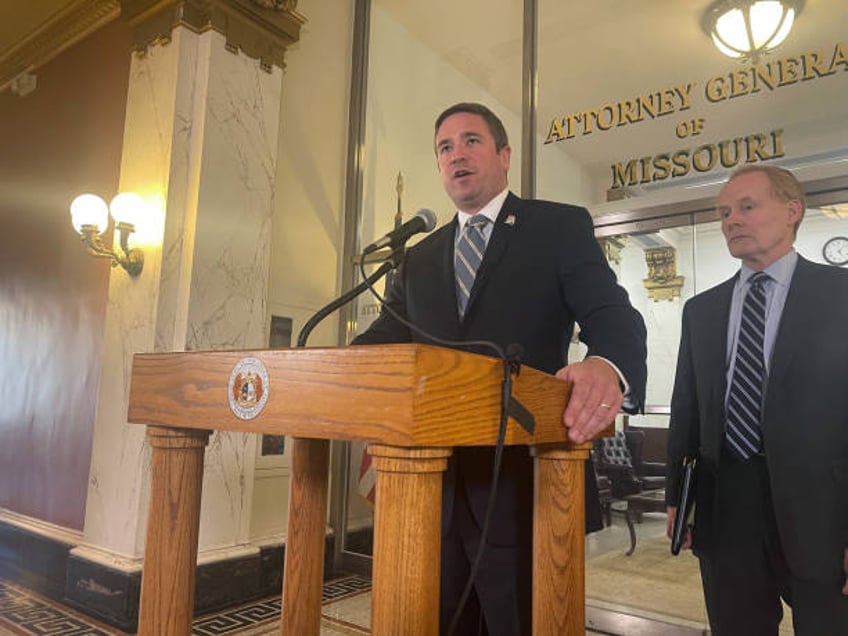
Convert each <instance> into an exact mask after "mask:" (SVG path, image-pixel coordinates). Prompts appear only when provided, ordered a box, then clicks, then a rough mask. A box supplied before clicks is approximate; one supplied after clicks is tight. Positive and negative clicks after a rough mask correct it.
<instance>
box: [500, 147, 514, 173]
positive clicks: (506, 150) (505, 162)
mask: <svg viewBox="0 0 848 636" xmlns="http://www.w3.org/2000/svg"><path fill="white" fill-rule="evenodd" d="M498 156H499V157H500V159H501V165H502V166H503V169H504V173H507V172H509V158H510V157H511V156H512V148H510V147H509V144H507V145H506V146H504V147H503V148H501V149H500V150H499V151H498Z"/></svg>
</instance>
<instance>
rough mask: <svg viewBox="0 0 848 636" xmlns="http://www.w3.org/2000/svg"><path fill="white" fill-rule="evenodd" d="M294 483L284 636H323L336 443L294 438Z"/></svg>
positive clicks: (285, 578)
mask: <svg viewBox="0 0 848 636" xmlns="http://www.w3.org/2000/svg"><path fill="white" fill-rule="evenodd" d="M291 442H292V463H291V478H290V480H289V520H288V524H289V525H288V535H287V537H286V556H285V562H284V564H283V611H282V617H281V619H280V621H281V624H280V632H281V633H282V634H283V635H284V636H318V634H319V632H320V631H321V591H322V585H323V580H324V538H325V537H324V535H325V533H326V530H327V486H328V483H329V470H330V442H329V440H326V439H306V438H294V439H292V440H291Z"/></svg>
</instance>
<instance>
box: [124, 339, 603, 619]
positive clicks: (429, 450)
mask: <svg viewBox="0 0 848 636" xmlns="http://www.w3.org/2000/svg"><path fill="white" fill-rule="evenodd" d="M246 358H256V359H258V360H260V361H261V362H262V364H263V365H264V367H265V369H266V370H267V375H268V386H266V387H264V388H263V390H265V391H267V402H266V403H265V405H264V408H263V409H262V411H261V412H260V413H259V414H258V415H257V416H256V417H255V418H254V419H247V420H245V419H240V418H239V417H237V416H236V415H235V414H234V413H233V411H232V409H231V408H230V406H229V401H228V391H229V389H228V383H229V381H230V375H231V373H232V371H233V369H234V368H235V366H236V365H237V364H238V363H239V362H240V361H242V360H244V359H246ZM502 376H503V371H502V367H501V363H500V361H498V360H494V359H492V358H488V357H484V356H478V355H474V354H468V353H463V352H459V351H455V350H452V349H443V348H439V347H432V346H425V345H411V344H403V345H384V346H360V347H333V348H310V349H274V350H262V351H215V352H190V353H165V354H137V355H136V356H135V358H134V361H133V370H132V384H131V390H130V400H129V415H128V419H129V421H130V422H133V423H137V424H146V425H148V438H149V440H150V444H151V449H152V475H151V501H150V515H149V518H148V526H147V544H146V548H145V558H144V570H143V575H142V590H141V607H140V612H139V634H147V635H151V636H153V635H155V636H162V635H165V634H180V635H183V634H185V635H188V634H190V633H191V620H192V608H193V606H194V573H195V567H194V566H195V561H196V557H197V538H198V526H199V519H200V487H201V483H202V476H203V453H204V447H205V445H206V441H207V439H208V434H209V431H211V430H226V431H242V432H253V433H264V434H270V435H288V436H291V437H293V438H294V440H293V449H292V467H291V468H292V469H291V477H290V480H291V481H290V496H289V517H288V535H287V539H286V557H285V566H284V583H283V596H282V598H283V613H282V618H281V628H280V629H281V633H282V634H286V635H290V636H308V635H313V634H314V635H317V634H318V633H319V630H320V619H321V589H322V572H323V559H324V533H325V530H326V510H327V489H328V479H329V471H328V465H329V442H328V440H333V439H335V440H348V441H353V440H359V441H365V442H368V443H369V451H370V452H371V454H372V456H373V458H374V467H375V469H376V471H377V507H376V511H375V519H374V541H375V545H374V568H373V585H372V589H373V592H372V613H371V616H372V631H373V633H374V634H377V635H378V636H384V635H385V636H394V635H395V634H405V635H414V634H421V635H422V636H424V635H428V636H430V635H435V634H438V620H439V619H438V604H439V577H438V570H439V553H440V548H441V534H440V533H441V521H440V518H441V478H442V473H443V472H444V470H445V468H446V466H447V459H448V457H449V456H450V454H451V452H452V448H453V447H455V446H484V445H494V444H495V442H496V441H497V436H498V420H499V413H500V393H501V379H502ZM568 394H569V385H567V384H566V383H564V382H561V381H559V380H556V379H555V378H553V377H552V376H550V375H548V374H545V373H541V372H539V371H536V370H534V369H531V368H527V367H524V368H522V369H521V373H520V374H519V376H518V377H517V378H515V382H514V385H513V395H515V396H516V397H517V398H518V399H519V400H520V401H521V402H522V404H524V406H526V407H527V408H528V409H529V410H530V411H531V412H532V413H533V414H534V415H535V418H536V431H535V434H534V435H532V436H531V435H529V434H528V433H526V432H525V431H524V430H523V429H521V428H520V427H519V426H518V424H517V423H515V422H514V421H512V420H510V423H509V426H508V430H507V435H506V443H507V444H526V445H529V446H531V447H532V448H531V451H532V452H533V454H534V457H535V466H536V468H535V474H536V477H535V478H536V491H535V492H536V495H535V497H536V500H535V502H534V509H535V513H534V514H535V518H534V550H533V577H534V586H533V633H534V634H536V635H542V634H545V635H547V634H583V633H584V631H585V628H584V625H585V607H584V605H585V598H584V523H585V522H584V502H583V488H584V472H583V463H582V462H583V461H584V460H585V459H586V458H588V456H589V448H590V444H588V443H586V444H581V445H575V444H571V443H570V442H568V440H567V438H566V435H565V430H564V428H563V426H562V423H561V422H562V413H563V410H564V408H565V405H566V403H567V400H568Z"/></svg>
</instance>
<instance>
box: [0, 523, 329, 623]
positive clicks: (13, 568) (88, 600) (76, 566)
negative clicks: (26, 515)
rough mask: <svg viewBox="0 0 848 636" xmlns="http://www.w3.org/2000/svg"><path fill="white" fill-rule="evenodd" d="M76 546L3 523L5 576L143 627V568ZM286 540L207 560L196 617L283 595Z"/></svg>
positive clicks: (107, 618)
mask: <svg viewBox="0 0 848 636" xmlns="http://www.w3.org/2000/svg"><path fill="white" fill-rule="evenodd" d="M74 547H75V546H74V545H71V544H68V543H64V542H61V541H57V540H56V539H52V538H45V537H43V536H40V535H38V534H37V533H33V532H30V531H28V530H26V529H21V528H19V527H16V526H13V525H9V524H6V523H4V522H2V521H0V577H2V578H5V579H7V580H9V581H12V582H14V583H18V584H20V585H23V586H25V587H27V588H29V589H31V590H33V591H34V592H37V593H39V594H42V595H44V596H46V597H48V598H51V599H53V600H56V601H59V602H62V603H66V604H68V605H70V606H72V607H74V608H75V609H77V610H78V611H80V612H83V613H84V614H87V615H89V616H91V617H93V618H96V619H98V620H100V621H102V622H104V623H107V624H108V625H111V626H112V627H116V628H118V629H120V630H122V631H126V632H134V631H136V629H137V626H138V607H139V597H140V593H141V572H138V571H128V570H120V569H116V568H112V567H109V566H108V565H105V564H104V563H102V562H100V561H95V560H92V559H89V558H86V557H85V556H84V554H83V555H80V554H73V553H71V550H72V549H73V548H74ZM324 547H325V559H324V577H325V579H330V578H333V577H334V576H337V575H338V574H340V573H337V572H334V571H333V569H332V553H333V536H332V535H328V536H327V538H326V540H325V546H324ZM284 561H285V544H277V545H269V546H265V547H262V548H260V549H259V550H258V551H253V552H250V553H249V554H244V555H240V556H238V557H234V558H229V559H223V560H218V561H214V562H205V563H201V564H200V565H198V567H197V573H196V578H195V582H196V585H195V604H194V612H195V615H201V614H205V613H207V612H212V611H218V610H221V609H224V608H226V607H230V606H233V605H238V604H241V603H246V602H248V601H253V600H255V599H258V598H264V597H268V596H274V595H276V594H280V592H281V590H282V585H283V563H284Z"/></svg>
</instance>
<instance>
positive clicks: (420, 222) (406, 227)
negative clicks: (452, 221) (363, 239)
mask: <svg viewBox="0 0 848 636" xmlns="http://www.w3.org/2000/svg"><path fill="white" fill-rule="evenodd" d="M434 227H436V213H435V212H433V210H428V209H427V208H424V209H422V210H418V212H416V213H415V216H413V217H412V218H411V219H409V220H408V221H407V222H406V223H404V224H403V225H401V226H399V227H396V228H395V229H393V230H392V231H391V232H389V233H388V234H386V235H385V236H383V238H379V239H377V240H376V241H374V242H373V243H371V244H370V245H369V246H367V247H366V248H365V249H364V250H362V255H363V256H365V255H366V254H370V253H371V252H376V251H377V250H379V249H380V248H383V247H386V246H387V245H389V246H391V247H393V248H394V247H398V246H400V245H403V244H404V243H406V242H407V241H408V240H409V238H410V237H411V236H412V235H413V234H418V233H419V232H430V231H432V230H433V228H434Z"/></svg>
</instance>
